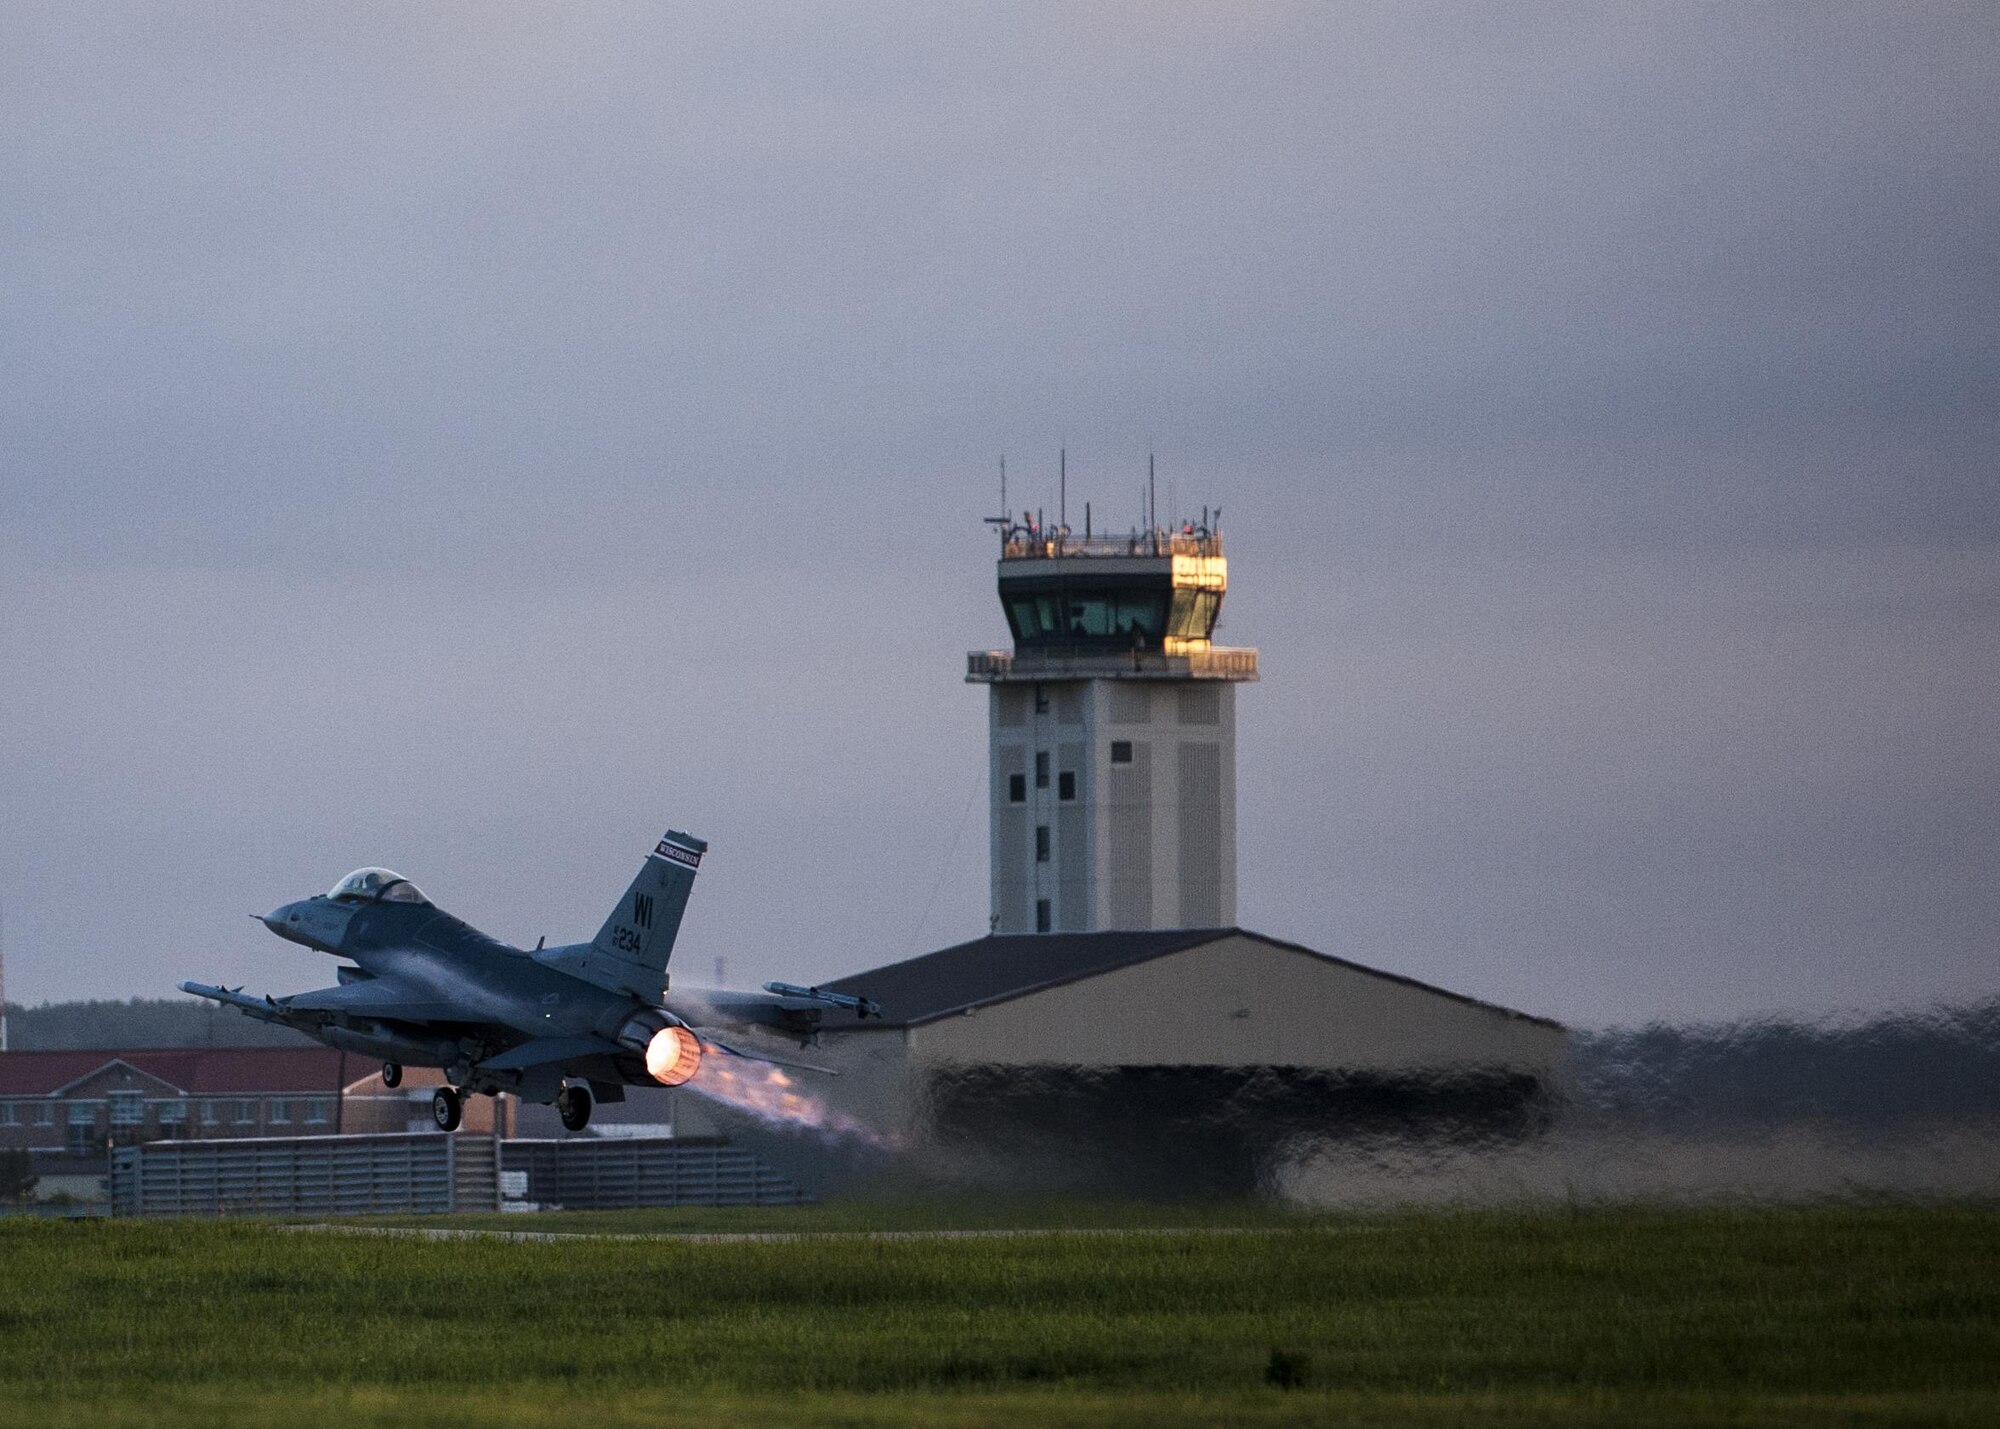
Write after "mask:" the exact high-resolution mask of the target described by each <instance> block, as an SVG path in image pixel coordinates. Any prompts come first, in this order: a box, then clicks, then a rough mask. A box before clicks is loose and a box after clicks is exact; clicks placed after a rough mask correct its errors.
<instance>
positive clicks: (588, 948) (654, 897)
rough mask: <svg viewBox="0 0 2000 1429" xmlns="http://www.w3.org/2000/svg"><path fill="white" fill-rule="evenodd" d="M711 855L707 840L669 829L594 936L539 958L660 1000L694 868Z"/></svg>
mask: <svg viewBox="0 0 2000 1429" xmlns="http://www.w3.org/2000/svg"><path fill="white" fill-rule="evenodd" d="M706 852H708V844H707V843H706V842H705V841H704V840H702V839H698V838H696V837H695V836H694V835H693V834H684V833H681V832H680V831H679V830H678V829H675V830H670V831H669V832H668V833H667V836H666V837H665V838H663V839H661V840H660V841H659V843H658V844H657V845H656V846H655V847H654V849H653V851H652V852H651V853H650V854H648V855H647V856H646V862H645V864H644V865H643V866H642V867H641V868H640V869H639V876H638V877H637V878H635V879H633V880H632V886H631V887H630V888H628V889H626V890H625V896H624V897H623V898H621V899H619V900H618V906H617V907H615V908H613V909H612V910H611V916H610V917H609V918H606V919H605V920H604V926H603V927H602V928H600V929H598V931H597V936H596V937H595V938H593V939H591V941H589V942H588V943H579V944H575V945H573V946H571V947H566V948H550V949H549V950H548V951H547V952H543V953H537V954H536V955H535V956H536V958H537V960H538V961H541V962H544V963H547V964H549V965H550V966H552V967H559V968H561V969H562V970H563V971H564V972H566V973H568V974H570V975H571V976H572V977H580V978H582V979H584V980H585V981H586V982H591V983H595V984H596V985H597V986H599V987H601V988H606V989H609V990H610V991H612V992H630V993H636V994H637V995H639V996H640V997H643V998H645V999H646V1001H648V1002H658V1001H659V999H660V993H661V991H662V989H664V988H665V987H666V985H667V959H668V958H669V957H671V956H672V955H673V951H674V938H675V936H676V935H677V934H678V933H679V932H680V930H681V914H682V913H683V912H684V911H686V909H687V901H688V892H689V890H690V889H692V888H693V887H694V875H695V870H696V869H698V868H700V867H701V856H702V855H703V854H704V853H706Z"/></svg>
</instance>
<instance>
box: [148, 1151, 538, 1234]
mask: <svg viewBox="0 0 2000 1429" xmlns="http://www.w3.org/2000/svg"><path fill="white" fill-rule="evenodd" d="M499 1208H500V1177H499V1166H498V1158H497V1156H496V1154H495V1150H494V1142H493V1140H492V1138H490V1137H484V1136H440V1135H438V1134H437V1133H436V1132H429V1133H425V1132H411V1133H398V1132H388V1133H383V1134H380V1135H373V1136H298V1137H242V1138H232V1139H230V1140H226V1141H149V1142H146V1143H143V1144H141V1145H138V1146H120V1147H116V1148H114V1150H113V1151H112V1157H111V1211H112V1214H113V1215H119V1216H228V1215H337V1216H365V1215H380V1214H388V1213H395V1212H428V1211H494V1210H498V1209H499Z"/></svg>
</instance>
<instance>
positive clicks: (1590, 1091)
mask: <svg viewBox="0 0 2000 1429" xmlns="http://www.w3.org/2000/svg"><path fill="white" fill-rule="evenodd" d="M1570 1067H1571V1077H1572V1086H1573V1089H1574V1091H1575V1093H1576V1095H1577V1096H1578V1097H1579V1099H1580V1100H1582V1101H1583V1102H1584V1103H1585V1104H1586V1105H1588V1106H1593V1107H1596V1108H1599V1109H1601V1110H1603V1111H1606V1112H1610V1113H1612V1114H1615V1115H1617V1116H1618V1117H1620V1118H1621V1119H1623V1120H1627V1121H1639V1122H1642V1123H1649V1124H1652V1125H1657V1126H1661V1127H1667V1128H1687V1129H1692V1128H1695V1127H1698V1126H1701V1125H1714V1124H1738V1125H1743V1124H1775V1123H1779V1122H1791V1121H1798V1120H1802V1119H1806V1120H1824V1121H1836V1122H1844V1123H1848V1124H1853V1125H1877V1126H1881V1125H1887V1124H1890V1123H1901V1122H1907V1121H1909V1120H1910V1119H1912V1118H1924V1117H1935V1118H1940V1119H1949V1120H1957V1119H1961V1118H1966V1117H1977V1118H1986V1117H2000V997H1995V998H1990V999H1987V1000H1986V1001H1983V1002H1975V1003H1970V1004H1963V1005H1959V1006H1955V1007H1953V1006H1943V1007H1934V1008H1929V1009H1926V1010H1924V1011H1920V1012H1909V1013H1899V1014H1896V1015H1893V1016H1887V1017H1878V1018H1873V1019H1871V1020H1869V1021H1866V1022H1834V1021H1822V1022H1797V1021H1787V1020H1782V1019H1767V1020H1759V1021H1745V1022H1733V1023H1720V1024H1714V1025H1708V1026H1679V1027H1676V1026H1668V1025H1665V1024H1656V1025H1653V1026H1650V1027H1636V1028H1613V1029H1610V1030H1608V1031H1600V1032H1578V1033H1575V1034H1573V1036H1572V1041H1571V1047H1570Z"/></svg>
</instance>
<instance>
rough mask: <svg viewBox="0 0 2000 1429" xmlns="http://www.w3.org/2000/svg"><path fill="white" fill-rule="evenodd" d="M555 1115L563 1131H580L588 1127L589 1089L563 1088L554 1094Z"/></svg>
mask: <svg viewBox="0 0 2000 1429" xmlns="http://www.w3.org/2000/svg"><path fill="white" fill-rule="evenodd" d="M556 1115H557V1116H559V1117H561V1118H562V1124H563V1129H564V1130H565V1131H582V1130H583V1129H584V1128H585V1127H586V1126H589V1125H590V1088H588V1087H564V1088H563V1089H562V1091H560V1092H559V1093H557V1094H556Z"/></svg>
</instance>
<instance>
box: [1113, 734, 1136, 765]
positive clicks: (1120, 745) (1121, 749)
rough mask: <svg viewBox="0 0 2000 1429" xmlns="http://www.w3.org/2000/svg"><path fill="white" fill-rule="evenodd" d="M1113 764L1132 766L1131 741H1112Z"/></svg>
mask: <svg viewBox="0 0 2000 1429" xmlns="http://www.w3.org/2000/svg"><path fill="white" fill-rule="evenodd" d="M1111 762H1112V763H1113V764H1130V763H1131V762H1132V741H1131V740H1129V739H1114V740H1112V741H1111Z"/></svg>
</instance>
